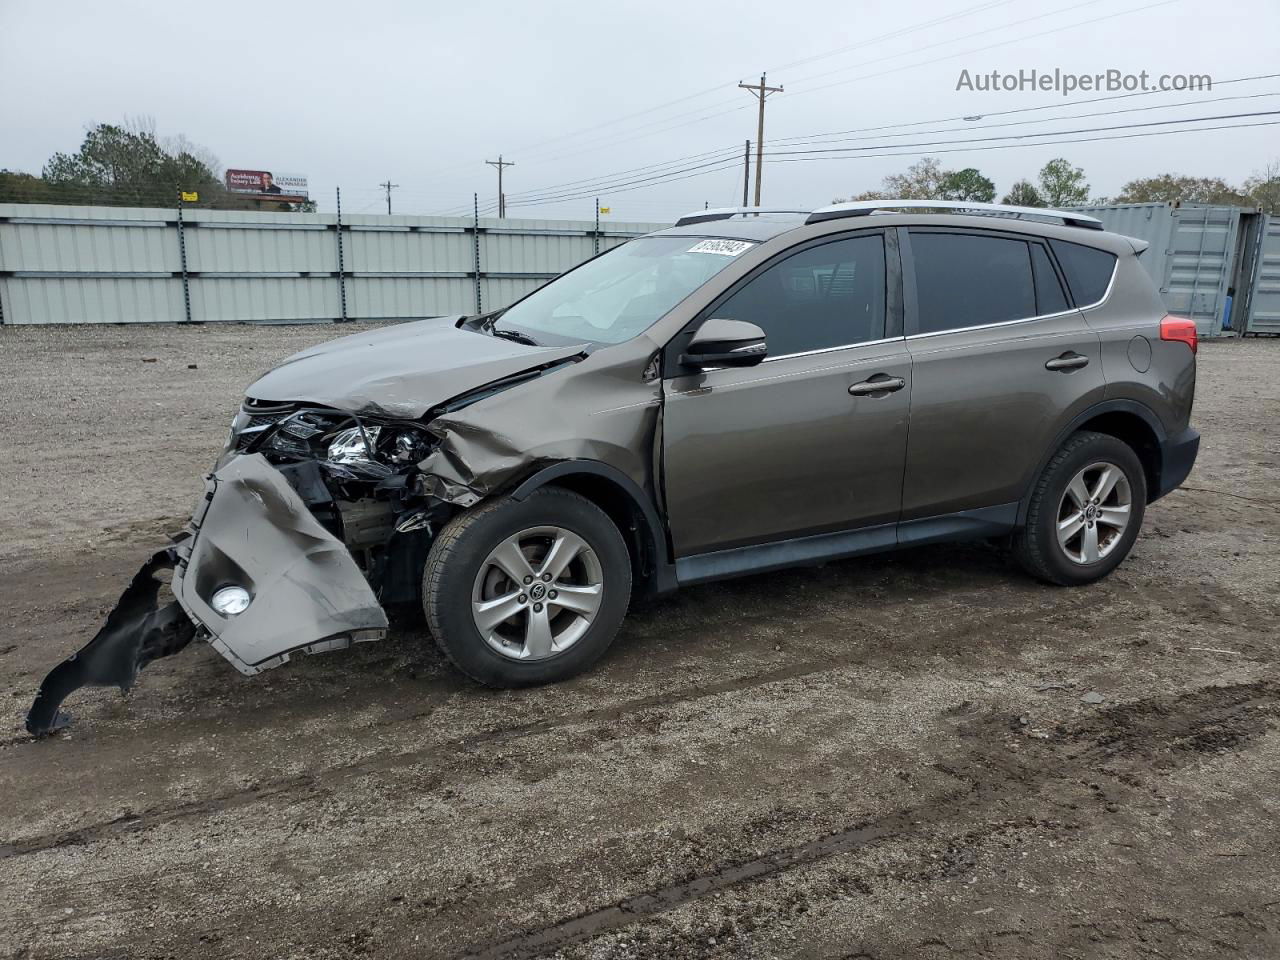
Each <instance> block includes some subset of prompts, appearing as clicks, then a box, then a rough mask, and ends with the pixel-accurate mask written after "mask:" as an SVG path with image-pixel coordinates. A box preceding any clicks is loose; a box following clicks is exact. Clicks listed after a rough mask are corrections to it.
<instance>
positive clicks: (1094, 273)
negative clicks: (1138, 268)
mask: <svg viewBox="0 0 1280 960" xmlns="http://www.w3.org/2000/svg"><path fill="white" fill-rule="evenodd" d="M1049 243H1050V245H1051V246H1052V247H1053V252H1054V253H1055V254H1056V255H1057V257H1058V263H1060V264H1061V265H1062V272H1063V274H1064V275H1065V276H1066V278H1067V286H1068V287H1070V288H1071V295H1072V296H1073V297H1075V299H1076V306H1078V307H1087V306H1089V305H1090V304H1094V303H1097V302H1098V301H1099V300H1101V299H1102V298H1103V296H1104V295H1105V294H1106V292H1107V287H1109V286H1110V285H1111V275H1112V274H1113V273H1114V272H1115V269H1116V257H1115V254H1113V253H1107V251H1105V250H1099V249H1097V248H1096V247H1086V246H1084V245H1083V244H1080V243H1069V242H1067V241H1066V240H1050V241H1049Z"/></svg>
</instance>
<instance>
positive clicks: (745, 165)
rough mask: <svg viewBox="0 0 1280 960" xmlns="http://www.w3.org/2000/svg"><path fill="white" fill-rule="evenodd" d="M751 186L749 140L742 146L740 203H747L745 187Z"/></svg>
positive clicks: (744, 204)
mask: <svg viewBox="0 0 1280 960" xmlns="http://www.w3.org/2000/svg"><path fill="white" fill-rule="evenodd" d="M750 186H751V141H750V140H748V141H747V145H746V146H745V147H743V148H742V205H743V206H744V207H745V206H746V205H747V189H748V188H749V187H750Z"/></svg>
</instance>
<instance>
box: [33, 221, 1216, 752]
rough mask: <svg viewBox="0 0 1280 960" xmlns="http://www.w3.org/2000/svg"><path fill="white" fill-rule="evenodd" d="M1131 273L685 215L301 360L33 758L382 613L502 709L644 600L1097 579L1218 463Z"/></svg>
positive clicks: (963, 236)
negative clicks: (786, 589) (954, 581)
mask: <svg viewBox="0 0 1280 960" xmlns="http://www.w3.org/2000/svg"><path fill="white" fill-rule="evenodd" d="M922 208H927V211H926V210H925V209H922ZM947 208H952V209H951V210H948V209H947ZM1145 247H1146V244H1145V243H1143V242H1142V241H1140V240H1133V239H1129V238H1126V237H1122V236H1116V235H1114V234H1110V233H1106V232H1104V231H1103V230H1102V229H1101V224H1100V223H1098V221H1096V220H1093V219H1092V218H1090V217H1086V216H1083V215H1080V214H1075V213H1070V212H1056V211H1049V210H1042V209H1021V208H1013V207H995V206H984V205H981V204H962V203H955V204H947V203H943V202H936V201H885V202H874V203H846V204H838V205H835V206H832V207H826V208H823V209H821V210H816V211H812V212H807V211H806V212H796V211H767V210H758V209H750V210H724V211H699V212H697V213H696V214H693V215H691V216H688V217H685V218H684V219H682V220H681V221H680V222H679V223H678V224H677V225H676V226H675V227H673V228H671V229H668V230H662V231H659V232H658V233H654V234H652V235H649V236H646V237H642V238H640V239H637V240H633V241H631V242H630V243H627V244H625V245H623V246H620V247H618V248H616V249H612V250H609V251H608V252H606V253H604V254H602V255H600V256H598V257H596V258H594V259H592V260H589V261H587V262H586V263H584V264H582V265H581V266H579V267H577V268H576V269H574V270H571V271H569V272H568V273H566V274H564V275H563V276H561V277H559V278H557V279H556V280H553V281H552V282H550V283H548V284H547V285H545V286H543V287H541V288H539V289H537V290H535V291H533V292H532V293H530V294H528V295H527V296H525V297H524V298H523V299H521V300H519V301H517V302H516V303H514V304H512V305H511V306H509V307H507V308H505V309H503V310H499V311H496V312H494V313H491V314H486V315H483V316H471V317H456V316H455V317H439V318H435V319H429V320H421V321H417V322H414V323H408V324H403V325H400V326H394V327H383V328H378V329H373V330H369V331H366V332H361V333H357V334H355V335H353V336H350V337H346V338H343V339H340V340H334V341H331V342H328V343H325V344H322V345H321V346H318V347H314V348H312V349H310V350H306V351H304V352H302V353H300V354H297V355H296V356H294V357H291V358H290V359H288V360H286V361H285V362H284V363H283V364H281V365H280V366H279V367H277V368H276V369H274V370H272V371H270V372H268V373H267V374H266V375H264V376H263V377H262V378H261V379H260V380H258V381H257V382H256V383H254V384H253V385H252V386H251V387H250V388H249V392H248V396H247V397H246V399H245V400H244V403H243V405H242V407H241V410H240V412H239V413H238V415H237V416H236V418H235V421H234V423H233V424H232V431H231V436H230V439H229V441H228V444H227V448H226V450H225V451H224V452H223V454H222V457H221V458H220V459H219V461H218V463H217V466H216V468H215V470H214V472H213V473H212V474H211V475H210V476H209V478H208V481H207V492H206V495H205V497H204V498H203V499H202V500H201V501H200V505H199V507H198V508H197V510H196V512H195V515H194V516H193V518H192V521H191V524H190V526H189V529H188V532H187V534H186V535H185V536H184V537H183V538H181V539H179V540H178V541H177V542H176V543H174V544H172V545H170V546H168V547H166V548H164V549H163V550H160V551H159V552H158V553H156V555H155V556H154V557H153V558H152V559H151V560H150V561H149V562H148V564H147V565H146V566H144V568H143V570H142V571H140V573H139V574H138V576H137V577H136V578H135V579H134V581H133V584H132V585H131V586H130V587H129V588H128V590H126V591H125V594H124V596H123V597H122V598H121V602H120V605H119V606H118V607H117V609H116V610H115V611H114V612H113V613H112V614H111V617H110V618H109V619H108V621H107V623H106V625H105V626H104V627H103V629H102V630H101V631H100V632H99V634H98V636H97V637H95V638H94V640H93V641H92V642H91V643H90V644H89V646H88V647H86V648H85V649H84V650H83V651H81V653H80V655H79V656H78V657H75V658H72V659H71V660H69V661H67V662H66V663H64V664H62V665H61V666H60V667H59V668H57V669H56V670H55V671H54V672H53V673H52V674H50V676H49V678H48V679H47V680H46V681H45V685H44V687H42V689H41V693H40V695H39V696H38V697H37V700H36V704H35V706H34V707H33V708H32V711H31V715H30V717H29V718H28V725H29V727H30V728H31V729H32V730H33V731H34V732H37V733H40V732H47V731H48V730H50V729H54V728H56V726H57V725H58V724H59V723H61V722H62V719H61V717H60V716H59V714H58V704H59V703H60V702H61V700H62V698H63V697H64V696H65V695H66V694H67V693H68V692H70V690H72V689H74V688H75V687H77V686H80V685H83V684H84V683H118V684H120V685H122V686H127V685H128V684H130V683H132V681H133V678H134V676H135V675H136V672H137V670H138V669H139V668H140V667H141V666H142V665H144V664H145V663H147V662H148V661H149V660H151V659H154V658H155V657H158V656H164V655H167V654H169V653H173V652H175V651H176V650H178V649H180V648H181V647H182V646H183V645H185V644H186V643H187V642H189V641H190V640H191V639H193V638H200V639H205V640H207V641H208V642H210V643H211V644H212V645H213V646H214V647H215V648H216V649H217V650H218V651H219V652H220V653H222V654H223V655H225V656H226V657H227V659H228V660H230V661H231V662H232V663H233V664H234V665H235V666H236V667H237V668H238V669H240V670H241V672H243V673H247V674H253V673H257V672H259V671H261V670H263V669H265V668H267V667H272V666H276V665H278V664H280V663H283V662H284V661H286V660H288V659H289V657H290V656H291V655H292V654H294V653H296V652H308V653H316V652H321V651H324V650H331V649H335V648H339V647H343V646H346V645H348V644H350V643H352V642H354V641H362V640H376V639H379V638H381V637H382V636H384V635H385V632H386V628H387V618H386V614H385V612H384V606H385V605H389V604H394V603H406V602H412V603H416V602H420V603H421V604H422V605H423V607H424V608H425V611H426V618H427V623H428V625H429V627H430V630H431V633H432V635H433V636H434V638H435V640H436V642H437V643H438V644H439V645H440V647H441V649H442V650H443V651H444V652H445V654H446V655H447V656H448V657H449V659H450V660H451V661H452V662H453V663H454V664H456V665H457V666H458V668H459V669H461V670H462V671H463V672H464V673H466V674H467V675H469V676H471V677H473V678H475V679H476V680H479V681H480V682H482V683H486V684H491V685H495V686H516V685H523V684H535V683H544V682H548V681H553V680H558V679H562V678H564V677H568V676H570V675H572V674H574V673H576V672H577V671H580V670H582V669H584V668H585V667H587V666H588V665H590V664H591V663H593V662H594V661H595V660H596V659H597V658H599V657H600V656H601V654H603V653H604V652H605V650H607V649H608V647H609V644H610V643H611V642H612V641H613V638H614V635H615V633H616V632H617V630H618V626H619V624H620V623H621V621H622V618H623V616H624V615H625V613H626V610H627V605H628V603H629V601H630V599H631V597H632V596H633V594H634V593H635V592H637V591H647V592H661V591H666V590H671V589H674V588H676V587H679V586H683V585H686V584H692V583H701V582H703V581H707V580H714V579H717V578H722V577H731V576H737V575H740V574H751V573H759V572H762V571H767V570H775V569H778V568H781V567H789V566H797V565H804V564H816V563H821V562H824V561H828V560H835V559H839V558H842V557H852V556H857V555H861V554H869V553H875V552H878V551H884V550H894V549H897V548H900V547H909V546H914V545H917V544H926V543H937V542H942V541H950V540H963V539H973V538H1000V539H1004V540H1006V541H1007V542H1008V543H1009V544H1010V546H1011V551H1012V554H1013V556H1014V558H1015V559H1016V560H1017V561H1018V563H1019V564H1020V565H1021V566H1022V567H1023V568H1024V569H1025V570H1027V571H1028V572H1029V573H1031V574H1032V575H1033V576H1035V577H1038V578H1039V579H1041V580H1044V581H1047V582H1049V583H1055V584H1068V585H1070V584H1083V583H1088V582H1090V581H1092V580H1096V579H1098V578H1099V577H1103V576H1105V575H1106V574H1108V573H1109V572H1110V571H1111V570H1113V569H1114V568H1115V567H1116V565H1117V564H1119V563H1120V562H1121V561H1122V560H1123V559H1124V557H1125V555H1126V554H1127V553H1128V552H1129V550H1130V549H1131V548H1132V546H1133V543H1134V540H1135V539H1136V538H1137V536H1138V533H1139V529H1140V528H1141V526H1142V517H1143V512H1144V510H1145V509H1146V506H1147V504H1149V503H1150V502H1152V501H1153V500H1155V499H1157V498H1158V497H1161V496H1163V495H1164V494H1166V493H1168V492H1169V491H1170V490H1171V489H1173V488H1174V487H1176V486H1177V485H1178V484H1180V483H1182V481H1183V480H1184V479H1185V478H1186V476H1187V474H1188V473H1189V471H1190V470H1191V466H1192V464H1193V462H1194V460H1195V456H1196V450H1197V447H1198V444H1199V436H1198V434H1197V433H1196V432H1195V431H1194V430H1193V429H1191V427H1190V424H1189V420H1190V415H1191V403H1192V395H1193V392H1194V387H1195V352H1196V330H1195V327H1194V325H1192V324H1191V323H1190V321H1188V320H1184V319H1181V318H1177V317H1171V316H1168V315H1167V314H1166V312H1165V309H1164V307H1163V306H1162V304H1161V301H1160V296H1159V294H1158V293H1157V292H1156V290H1155V288H1154V287H1153V285H1152V283H1151V280H1150V279H1149V278H1148V276H1147V273H1146V271H1145V269H1144V268H1143V266H1142V265H1141V263H1140V258H1141V256H1142V253H1143V250H1144V249H1145ZM162 568H172V570H173V577H172V589H173V593H174V598H175V599H174V602H173V603H171V604H169V605H167V606H162V607H158V606H157V590H158V588H159V584H158V582H157V579H156V574H157V572H158V571H159V570H161V569H162Z"/></svg>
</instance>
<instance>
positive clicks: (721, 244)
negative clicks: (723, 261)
mask: <svg viewBox="0 0 1280 960" xmlns="http://www.w3.org/2000/svg"><path fill="white" fill-rule="evenodd" d="M753 246H754V244H753V243H752V242H751V241H750V240H700V241H699V242H698V243H695V244H694V245H693V246H692V247H690V248H689V252H690V253H718V254H719V255H720V256H722V257H736V256H737V255H738V254H740V253H742V251H743V250H750V249H751V248H752V247H753Z"/></svg>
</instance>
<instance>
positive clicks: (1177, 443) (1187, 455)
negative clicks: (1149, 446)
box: [1150, 427, 1200, 501]
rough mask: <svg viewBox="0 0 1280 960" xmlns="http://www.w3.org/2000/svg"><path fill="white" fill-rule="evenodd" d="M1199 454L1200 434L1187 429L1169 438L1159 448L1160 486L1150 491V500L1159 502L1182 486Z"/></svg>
mask: <svg viewBox="0 0 1280 960" xmlns="http://www.w3.org/2000/svg"><path fill="white" fill-rule="evenodd" d="M1199 452H1200V432H1199V431H1198V430H1193V429H1191V428H1190V427H1188V428H1187V429H1186V430H1184V431H1183V432H1182V433H1180V434H1178V435H1177V436H1176V437H1170V438H1169V439H1168V440H1166V441H1165V442H1164V444H1163V445H1162V446H1161V448H1160V457H1161V461H1160V486H1159V488H1158V489H1156V490H1154V491H1152V495H1151V498H1150V499H1151V500H1152V501H1155V500H1159V499H1160V498H1161V497H1163V496H1164V495H1165V494H1166V493H1168V492H1169V491H1170V490H1175V489H1177V488H1178V487H1180V486H1182V483H1183V481H1184V480H1186V479H1187V476H1188V475H1189V474H1190V473H1191V468H1192V467H1194V466H1195V465H1196V454H1198V453H1199Z"/></svg>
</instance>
